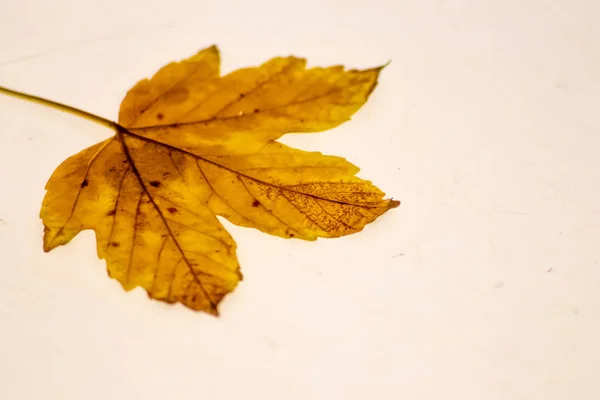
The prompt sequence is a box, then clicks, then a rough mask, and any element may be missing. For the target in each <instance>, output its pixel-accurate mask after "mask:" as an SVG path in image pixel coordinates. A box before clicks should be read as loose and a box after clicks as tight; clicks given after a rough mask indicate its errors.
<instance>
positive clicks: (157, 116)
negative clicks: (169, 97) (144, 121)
mask: <svg viewBox="0 0 600 400" xmlns="http://www.w3.org/2000/svg"><path fill="white" fill-rule="evenodd" d="M164 117H165V116H164V115H163V113H158V114H156V119H158V120H159V121H162V119H163V118H164Z"/></svg>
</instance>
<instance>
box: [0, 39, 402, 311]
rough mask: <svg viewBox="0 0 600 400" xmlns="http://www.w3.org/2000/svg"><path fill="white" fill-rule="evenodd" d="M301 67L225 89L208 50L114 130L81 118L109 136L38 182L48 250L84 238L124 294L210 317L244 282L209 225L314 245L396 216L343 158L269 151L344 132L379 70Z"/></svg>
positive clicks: (131, 98) (127, 110)
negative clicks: (288, 140) (297, 135)
mask: <svg viewBox="0 0 600 400" xmlns="http://www.w3.org/2000/svg"><path fill="white" fill-rule="evenodd" d="M305 63H306V62H305V60H303V59H300V58H296V57H287V58H281V57H278V58H274V59H272V60H270V61H268V62H266V63H264V64H262V65H260V66H258V67H254V68H244V69H240V70H237V71H235V72H232V73H230V74H228V75H226V76H221V75H220V72H219V52H218V50H217V48H216V47H215V46H213V47H210V48H207V49H205V50H202V51H200V52H199V53H198V54H196V55H194V56H193V57H190V58H189V59H187V60H184V61H181V62H176V63H171V64H169V65H167V66H165V67H163V68H162V69H161V70H160V71H158V72H157V73H156V74H155V75H154V77H152V78H151V79H144V80H142V81H140V82H138V83H137V84H136V85H135V86H134V87H133V88H132V89H131V90H130V91H129V92H128V93H127V95H126V97H125V99H124V100H123V102H122V104H121V108H120V112H119V120H118V123H114V122H110V121H107V120H104V119H103V118H101V117H96V116H93V115H92V116H90V115H89V114H87V115H84V116H87V117H88V118H91V119H94V120H95V121H96V122H100V123H103V124H104V125H107V126H109V127H111V128H112V129H114V130H115V132H116V135H115V136H113V137H111V138H110V139H107V140H105V141H103V142H101V143H98V144H96V145H94V146H92V147H90V148H87V149H85V150H83V151H82V152H80V153H79V154H76V155H74V156H72V157H70V158H68V159H67V160H66V161H64V162H63V163H62V164H61V165H60V166H59V167H58V168H57V169H56V171H55V172H54V174H53V175H52V177H51V178H50V180H49V181H48V184H47V186H46V189H47V193H46V197H45V199H44V201H43V205H42V209H41V213H40V215H41V218H42V220H43V223H44V226H45V234H44V250H45V251H50V250H52V249H54V248H55V247H57V246H60V245H64V244H67V243H68V242H69V241H70V240H71V239H73V237H74V236H75V235H77V234H78V233H79V232H80V231H82V230H84V229H92V230H94V231H95V233H96V237H97V249H98V256H99V257H100V258H101V259H105V260H106V262H107V268H108V273H109V275H110V276H111V277H112V278H114V279H116V280H118V281H119V282H120V283H121V284H122V286H123V288H124V289H125V290H131V289H133V288H135V287H137V286H141V287H143V288H144V289H145V290H146V291H147V292H148V295H149V296H150V297H151V298H154V299H158V300H162V301H165V302H168V303H174V302H181V303H183V304H184V305H185V306H187V307H189V308H192V309H194V310H202V311H206V312H209V313H212V314H215V315H217V314H218V311H217V305H218V304H219V302H220V301H221V299H222V298H223V297H224V296H225V295H226V294H227V293H229V292H231V291H232V290H233V289H234V288H235V287H236V285H237V284H238V281H239V280H241V278H242V275H241V273H240V268H239V263H238V260H237V257H236V243H235V242H234V240H233V239H232V238H231V236H230V235H229V234H228V233H227V232H226V231H225V229H224V228H223V226H222V225H221V223H220V222H219V220H218V219H217V217H216V216H217V215H220V216H223V217H225V218H227V219H228V220H229V221H231V222H233V223H234V224H237V225H241V226H247V227H254V228H256V229H259V230H261V231H263V232H266V233H269V234H272V235H276V236H280V237H284V238H292V237H294V238H299V239H305V240H315V239H316V238H318V237H339V236H344V235H348V234H351V233H355V232H358V231H360V230H362V229H363V227H364V226H365V225H366V224H368V223H370V222H372V221H373V220H375V219H376V218H377V217H378V216H380V215H382V214H383V213H384V212H386V211H387V210H389V209H391V208H394V207H397V206H398V205H399V202H397V201H393V200H386V199H383V196H384V194H383V193H382V192H381V191H380V190H379V189H377V188H376V187H375V186H373V185H372V184H371V183H370V182H368V181H365V180H362V179H359V178H357V177H356V176H355V174H356V173H357V172H358V170H359V169H358V168H357V167H355V166H354V165H352V164H350V163H349V162H347V161H346V160H344V159H343V158H340V157H332V156H326V155H323V154H321V153H317V152H306V151H301V150H296V149H293V148H290V147H288V146H285V145H283V144H281V143H278V142H277V141H275V140H276V139H277V138H279V137H281V136H282V135H284V134H286V133H290V132H319V131H323V130H326V129H330V128H333V127H335V126H337V125H339V124H341V123H343V122H345V121H347V120H348V119H349V118H350V116H351V115H352V114H353V113H355V112H356V111H357V110H358V109H359V108H360V107H361V106H362V105H363V104H364V103H365V102H366V100H367V98H368V96H369V94H370V93H371V91H372V90H373V88H374V87H375V85H376V82H377V78H378V75H379V72H380V69H381V68H375V69H368V70H364V71H358V70H351V71H346V70H344V68H343V67H341V66H335V67H330V68H311V69H306V67H305ZM4 91H5V92H10V91H8V90H6V89H4ZM10 94H13V95H17V96H19V94H18V93H16V92H12V93H10ZM21 97H26V98H28V99H29V100H32V99H33V100H34V101H38V102H41V103H45V104H47V103H48V102H47V101H45V100H43V99H42V100H40V99H38V98H33V97H32V96H29V95H21ZM51 105H54V106H57V107H58V108H61V109H63V110H65V109H67V108H68V107H67V106H63V105H57V103H53V104H51ZM66 111H70V112H75V113H79V114H83V113H84V112H81V111H79V110H77V109H67V110H66Z"/></svg>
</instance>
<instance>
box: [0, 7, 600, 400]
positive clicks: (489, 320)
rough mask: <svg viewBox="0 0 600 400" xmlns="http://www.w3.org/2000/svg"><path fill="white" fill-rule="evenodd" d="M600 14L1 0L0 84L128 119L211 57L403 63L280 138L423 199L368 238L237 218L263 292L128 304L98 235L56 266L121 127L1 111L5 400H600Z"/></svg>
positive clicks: (37, 110) (236, 232)
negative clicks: (81, 193)
mask: <svg viewBox="0 0 600 400" xmlns="http://www.w3.org/2000/svg"><path fill="white" fill-rule="evenodd" d="M599 16H600V3H598V2H597V1H594V0H589V1H583V0H573V1H569V2H567V1H558V0H557V1H542V0H521V1H517V0H508V1H500V0H497V1H490V0H488V1H485V0H483V1H482V0H479V1H475V0H471V1H469V0H462V1H450V0H448V1H442V0H439V1H399V0H381V1H377V2H375V1H358V0H348V1H341V0H338V1H334V0H329V1H324V0H309V1H302V2H293V3H292V2H288V3H286V2H278V1H270V2H268V1H260V0H259V1H237V2H226V1H202V0H194V1H178V0H170V1H154V0H139V1H129V2H128V1H123V0H102V1H94V2H91V1H74V0H71V1H69V0H53V1H41V0H19V1H5V2H3V3H2V5H1V6H0V85H3V86H8V87H11V88H14V89H18V90H22V91H25V92H30V93H34V94H37V95H40V96H45V97H49V98H51V99H54V100H57V101H61V102H65V103H68V104H72V105H74V106H78V107H80V108H83V109H85V110H88V111H91V112H94V113H97V114H100V115H102V116H105V117H107V118H111V119H116V117H117V112H118V107H119V103H120V101H121V99H122V97H123V95H124V94H125V92H126V91H127V90H128V89H129V88H130V87H131V86H132V85H133V84H134V83H135V82H137V81H138V80H139V79H141V78H143V77H146V76H149V75H151V74H152V73H154V72H155V71H156V70H157V69H158V68H160V67H161V66H163V65H164V64H166V63H168V62H170V61H172V60H177V59H181V58H185V57H187V56H189V55H191V54H193V53H194V52H196V51H197V50H199V49H201V48H204V47H206V46H209V45H211V44H213V43H216V44H217V45H219V47H220V49H221V52H222V59H223V70H224V72H227V71H231V70H233V69H236V68H239V67H244V66H250V65H255V64H258V63H260V62H262V61H265V60H266V59H268V58H270V57H273V56H276V55H289V54H294V55H298V56H303V57H306V58H308V60H309V64H310V65H320V66H321V65H323V66H324V65H331V64H338V63H343V64H345V65H347V66H349V67H352V68H354V67H357V68H363V67H371V66H375V65H379V64H383V63H385V62H387V61H388V60H391V61H392V63H391V65H390V66H389V67H388V68H386V69H385V70H384V71H383V73H382V76H381V79H380V84H379V86H378V87H377V89H376V90H375V92H374V94H373V96H372V97H371V100H370V101H369V102H368V103H367V105H366V106H365V107H364V108H363V109H362V110H361V111H360V112H359V113H358V114H357V115H356V117H355V118H354V119H353V120H352V121H351V122H350V123H347V124H345V125H343V126H341V127H339V128H337V129H334V130H332V131H329V132H324V133H321V134H316V135H289V136H287V137H286V138H285V139H284V140H283V141H284V142H285V143H287V144H291V145H294V146H298V147H300V148H302V149H310V150H319V151H323V152H324V153H327V154H336V155H342V156H345V157H346V158H347V159H348V160H350V161H352V162H354V163H356V164H358V165H359V166H360V167H362V171H361V173H360V176H362V177H365V178H368V179H371V180H373V181H374V183H375V184H376V185H378V186H379V187H381V188H382V189H383V190H384V191H386V192H387V193H388V194H389V195H391V196H393V197H394V198H397V199H399V200H401V201H402V205H401V206H400V208H398V209H396V210H393V211H391V212H389V213H388V214H386V215H385V216H384V217H382V218H381V219H379V220H377V221H376V222H375V223H373V224H372V225H370V226H368V228H367V229H366V230H365V231H363V232H362V233H360V234H357V235H353V236H350V237H346V238H342V239H337V240H319V241H317V242H313V243H310V242H300V241H294V240H283V239H278V238H275V237H271V236H269V235H266V234H262V233H260V232H258V231H255V230H252V229H244V228H240V227H236V226H233V225H232V224H230V223H227V222H225V225H226V227H227V228H228V229H229V230H230V232H231V233H232V235H233V236H234V238H235V239H236V240H237V242H238V245H239V253H238V254H239V257H240V262H241V264H242V268H243V271H244V275H245V280H244V281H243V283H242V284H241V285H240V286H239V287H238V289H237V290H236V291H235V292H234V294H232V295H230V296H229V297H227V298H226V300H225V301H224V302H223V303H222V306H221V308H220V309H221V313H222V317H220V318H218V319H215V318H213V317H211V316H207V315H204V314H198V313H193V312H190V311H189V310H187V309H185V308H184V307H181V306H176V307H171V306H166V305H164V304H161V303H158V302H153V301H150V300H148V298H147V296H146V294H145V293H144V292H143V291H142V290H141V289H136V290H135V291H133V292H131V293H125V292H124V291H123V290H122V289H121V287H120V285H119V284H118V283H117V282H116V281H114V280H111V279H109V278H108V277H107V274H106V270H105V264H104V262H103V261H100V260H98V259H97V258H96V252H95V239H94V236H93V234H91V233H90V232H85V233H83V234H80V235H79V236H78V237H77V238H76V239H75V240H74V241H73V242H72V243H71V244H70V245H68V246H66V247H62V248H59V249H57V250H55V251H53V252H51V253H49V254H45V253H43V251H42V243H41V237H42V224H41V221H40V220H39V218H38V212H39V207H40V204H41V200H42V197H43V195H44V184H45V183H46V180H47V179H48V177H49V176H50V174H51V172H52V171H53V170H54V168H55V167H56V166H57V165H58V164H59V163H60V162H62V160H63V159H64V158H66V157H68V156H70V155H71V154H73V153H75V152H78V151H79V150H81V149H83V148H84V147H86V146H88V145H91V144H93V143H95V142H97V141H100V140H102V139H103V138H106V137H108V136H109V135H111V132H109V131H107V130H106V129H103V128H101V127H98V126H94V125H93V124H90V123H89V122H88V121H85V120H80V119H77V118H76V117H73V116H69V115H66V114H61V113H58V112H56V111H53V110H48V109H44V108H41V107H39V106H37V105H32V104H27V103H25V102H21V101H19V100H15V99H12V98H8V97H0V185H1V189H0V398H1V399H7V400H13V399H14V400H26V399H27V400H29V399H36V400H37V399H63V400H71V399H73V400H74V399H85V400H96V399H98V400H105V399H128V400H130V399H144V400H149V399H177V400H184V399H185V400H187V399H211V400H216V399H285V400H295V399H298V400H309V399H326V400H332V399H342V400H345V399H349V400H352V399H361V400H362V399H394V400H395V399H406V400H429V399H435V400H442V399H443V400H449V399H450V400H451V399H457V400H501V399H502V400H506V399H510V400H512V399H523V400H535V399H544V400H559V399H560V400H579V399H581V400H593V399H598V398H600V382H599V380H598V368H599V367H600V345H599V344H598V340H599V337H600V264H599V262H600V242H599V238H600V190H599V183H600V130H599V128H600V123H599V122H598V119H599V116H600V44H599V43H600V24H598V17H599Z"/></svg>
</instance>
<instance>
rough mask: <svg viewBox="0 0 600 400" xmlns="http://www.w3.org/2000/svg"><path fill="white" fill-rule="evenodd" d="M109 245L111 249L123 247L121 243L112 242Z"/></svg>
mask: <svg viewBox="0 0 600 400" xmlns="http://www.w3.org/2000/svg"><path fill="white" fill-rule="evenodd" d="M108 245H109V246H111V247H119V246H120V245H121V243H119V242H110V243H109V244H108Z"/></svg>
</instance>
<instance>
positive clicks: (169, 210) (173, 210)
mask: <svg viewBox="0 0 600 400" xmlns="http://www.w3.org/2000/svg"><path fill="white" fill-rule="evenodd" d="M167 211H168V212H170V213H171V214H175V213H176V212H177V209H176V208H175V207H169V208H167Z"/></svg>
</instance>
